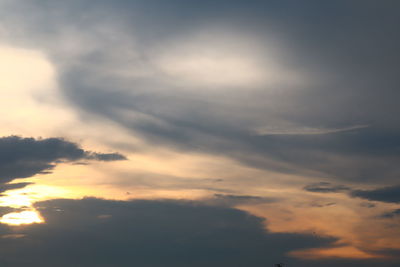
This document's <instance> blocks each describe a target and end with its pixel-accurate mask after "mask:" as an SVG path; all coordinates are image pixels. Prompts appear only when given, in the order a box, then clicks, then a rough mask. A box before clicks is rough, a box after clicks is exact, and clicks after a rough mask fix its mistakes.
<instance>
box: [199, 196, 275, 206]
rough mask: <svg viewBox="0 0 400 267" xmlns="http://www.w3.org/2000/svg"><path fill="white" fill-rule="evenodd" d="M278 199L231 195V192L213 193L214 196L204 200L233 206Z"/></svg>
mask: <svg viewBox="0 0 400 267" xmlns="http://www.w3.org/2000/svg"><path fill="white" fill-rule="evenodd" d="M276 201H278V199H275V198H268V197H259V196H249V195H232V194H214V198H211V199H209V200H206V202H207V203H209V204H212V205H217V206H224V207H234V206H237V205H243V204H252V205H255V204H262V203H274V202H276Z"/></svg>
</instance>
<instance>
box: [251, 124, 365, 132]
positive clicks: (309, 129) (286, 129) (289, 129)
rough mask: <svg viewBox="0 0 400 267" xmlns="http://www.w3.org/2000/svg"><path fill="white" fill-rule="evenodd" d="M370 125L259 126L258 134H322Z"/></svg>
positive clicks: (352, 129)
mask: <svg viewBox="0 0 400 267" xmlns="http://www.w3.org/2000/svg"><path fill="white" fill-rule="evenodd" d="M368 127H370V125H367V124H360V125H353V126H347V127H342V128H313V127H274V126H272V127H262V128H257V129H256V130H255V133H256V134H257V135H320V134H334V133H341V132H348V131H354V130H359V129H364V128H368Z"/></svg>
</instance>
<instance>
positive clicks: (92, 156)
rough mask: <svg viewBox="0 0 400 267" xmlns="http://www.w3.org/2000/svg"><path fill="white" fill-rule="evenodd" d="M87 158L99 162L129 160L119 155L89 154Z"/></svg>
mask: <svg viewBox="0 0 400 267" xmlns="http://www.w3.org/2000/svg"><path fill="white" fill-rule="evenodd" d="M86 158H87V159H93V160H99V161H115V160H126V159H127V158H126V157H125V156H124V155H121V154H118V153H87V155H86Z"/></svg>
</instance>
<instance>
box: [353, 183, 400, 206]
mask: <svg viewBox="0 0 400 267" xmlns="http://www.w3.org/2000/svg"><path fill="white" fill-rule="evenodd" d="M350 195H351V196H353V197H359V198H364V199H368V200H372V201H381V202H388V203H400V185H395V186H387V187H382V188H377V189H373V190H353V191H352V192H351V193H350Z"/></svg>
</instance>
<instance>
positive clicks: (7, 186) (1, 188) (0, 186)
mask: <svg viewBox="0 0 400 267" xmlns="http://www.w3.org/2000/svg"><path fill="white" fill-rule="evenodd" d="M31 184H33V183H14V184H0V193H1V192H5V191H8V190H13V189H19V188H24V187H26V186H28V185H31Z"/></svg>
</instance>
